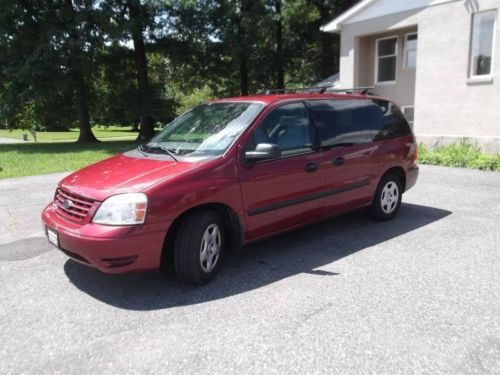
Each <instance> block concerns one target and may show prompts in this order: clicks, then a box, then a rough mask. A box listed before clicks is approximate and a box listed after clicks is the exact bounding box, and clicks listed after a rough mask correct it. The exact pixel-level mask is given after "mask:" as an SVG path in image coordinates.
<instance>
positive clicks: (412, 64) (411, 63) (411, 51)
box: [404, 33, 418, 69]
mask: <svg viewBox="0 0 500 375" xmlns="http://www.w3.org/2000/svg"><path fill="white" fill-rule="evenodd" d="M417 44H418V34H417V33H413V34H406V36H405V51H404V67H405V69H415V68H416V66H417Z"/></svg>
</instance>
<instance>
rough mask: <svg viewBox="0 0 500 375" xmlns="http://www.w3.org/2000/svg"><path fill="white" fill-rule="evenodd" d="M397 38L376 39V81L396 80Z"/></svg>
mask: <svg viewBox="0 0 500 375" xmlns="http://www.w3.org/2000/svg"><path fill="white" fill-rule="evenodd" d="M397 53H398V38H397V37H390V38H384V39H377V41H376V59H377V61H376V64H375V65H376V69H375V82H376V83H394V82H396V64H397Z"/></svg>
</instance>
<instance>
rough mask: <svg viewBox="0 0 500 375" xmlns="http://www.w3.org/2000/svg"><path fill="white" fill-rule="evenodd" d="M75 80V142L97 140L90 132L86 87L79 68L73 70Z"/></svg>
mask: <svg viewBox="0 0 500 375" xmlns="http://www.w3.org/2000/svg"><path fill="white" fill-rule="evenodd" d="M74 81H75V94H76V95H75V97H76V110H77V115H78V123H79V124H80V135H79V136H78V140H77V142H82V143H83V142H85V143H88V142H99V141H98V140H97V138H96V137H95V136H94V133H92V129H91V127H90V119H89V107H88V103H87V89H86V87H85V80H84V79H83V75H82V73H81V72H80V71H79V70H76V71H75V72H74Z"/></svg>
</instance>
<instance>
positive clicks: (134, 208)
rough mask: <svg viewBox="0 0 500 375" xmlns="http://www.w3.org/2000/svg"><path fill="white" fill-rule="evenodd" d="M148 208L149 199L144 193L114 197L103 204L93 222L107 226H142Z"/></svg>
mask: <svg viewBox="0 0 500 375" xmlns="http://www.w3.org/2000/svg"><path fill="white" fill-rule="evenodd" d="M147 206H148V197H147V196H146V194H143V193H131V194H119V195H113V196H112V197H109V198H108V199H106V200H104V202H102V204H101V206H100V207H99V208H98V210H97V212H96V213H95V215H94V218H93V219H92V221H93V222H94V223H97V224H107V225H134V224H142V223H144V220H145V219H146V208H147Z"/></svg>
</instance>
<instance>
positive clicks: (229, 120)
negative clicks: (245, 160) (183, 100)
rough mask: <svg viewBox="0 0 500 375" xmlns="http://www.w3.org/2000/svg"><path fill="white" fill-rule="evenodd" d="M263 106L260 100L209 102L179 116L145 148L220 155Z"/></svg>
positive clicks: (187, 153)
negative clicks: (258, 101)
mask: <svg viewBox="0 0 500 375" xmlns="http://www.w3.org/2000/svg"><path fill="white" fill-rule="evenodd" d="M263 107H264V105H263V104H260V103H250V102H224V103H208V104H202V105H199V106H197V107H194V108H192V109H191V110H189V111H188V112H186V113H185V114H183V115H182V116H180V117H178V118H177V119H175V120H174V121H172V122H171V123H170V124H168V125H167V126H166V127H165V129H163V130H162V131H161V132H160V133H159V134H158V135H157V136H155V137H154V138H153V139H152V140H151V141H150V142H149V143H148V144H147V145H146V148H145V149H144V151H146V152H148V150H155V149H156V150H164V151H165V152H168V153H171V154H173V155H181V156H204V155H214V156H219V155H222V154H223V153H224V152H225V151H226V150H227V149H228V148H229V147H230V146H231V145H232V144H233V142H234V141H235V140H236V138H238V137H239V136H240V135H241V133H243V131H244V130H245V129H246V128H247V127H248V125H250V123H251V122H252V121H253V120H254V119H255V117H257V115H258V114H259V112H260V111H261V110H262V108H263Z"/></svg>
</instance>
